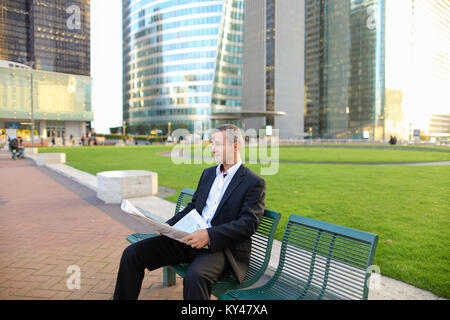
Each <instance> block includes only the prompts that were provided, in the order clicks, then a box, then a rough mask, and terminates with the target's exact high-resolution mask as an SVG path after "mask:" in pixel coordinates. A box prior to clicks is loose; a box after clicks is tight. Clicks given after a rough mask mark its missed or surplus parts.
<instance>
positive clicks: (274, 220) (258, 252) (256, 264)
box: [244, 209, 281, 282]
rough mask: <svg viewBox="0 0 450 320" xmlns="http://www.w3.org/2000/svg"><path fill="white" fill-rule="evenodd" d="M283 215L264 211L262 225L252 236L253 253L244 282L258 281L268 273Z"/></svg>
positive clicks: (267, 210)
mask: <svg viewBox="0 0 450 320" xmlns="http://www.w3.org/2000/svg"><path fill="white" fill-rule="evenodd" d="M280 218H281V214H280V213H279V212H275V211H272V210H269V209H265V210H264V215H263V217H262V219H261V223H260V224H259V226H258V229H257V230H256V233H255V234H254V235H253V236H252V253H251V255H250V264H249V267H248V271H247V274H246V276H245V278H244V282H245V281H246V280H247V279H252V280H253V279H258V278H259V277H260V276H262V274H263V273H264V272H265V271H266V268H267V265H268V264H269V262H270V255H271V253H272V244H273V239H274V238H275V231H276V230H277V226H278V223H279V222H280Z"/></svg>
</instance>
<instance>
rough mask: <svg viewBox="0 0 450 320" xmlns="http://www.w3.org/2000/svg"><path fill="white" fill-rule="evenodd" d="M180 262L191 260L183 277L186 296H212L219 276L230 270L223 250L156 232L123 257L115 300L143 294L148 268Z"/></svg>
mask: <svg viewBox="0 0 450 320" xmlns="http://www.w3.org/2000/svg"><path fill="white" fill-rule="evenodd" d="M178 263H191V265H190V267H189V269H188V271H187V273H186V275H185V277H184V280H183V298H184V299H186V300H208V299H210V296H211V290H212V286H213V284H214V283H216V282H217V279H219V277H220V276H221V275H222V274H224V273H225V272H226V271H227V270H229V265H228V264H227V261H226V258H225V254H224V253H223V251H219V252H215V253H210V252H209V250H207V249H193V248H191V247H190V246H188V245H185V244H184V243H181V242H179V241H176V240H173V239H170V238H168V237H165V236H156V237H153V238H148V239H144V240H141V241H139V242H136V243H134V244H132V245H130V246H128V247H127V248H126V249H125V250H124V251H123V254H122V258H121V260H120V266H119V273H118V275H117V282H116V288H115V291H114V296H113V298H114V300H119V299H130V300H131V299H133V300H136V299H137V298H138V297H139V292H140V291H141V285H142V280H143V279H144V274H145V269H148V270H150V271H152V270H155V269H158V268H161V267H164V266H168V265H173V264H178Z"/></svg>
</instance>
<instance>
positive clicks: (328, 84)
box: [305, 0, 450, 140]
mask: <svg viewBox="0 0 450 320" xmlns="http://www.w3.org/2000/svg"><path fill="white" fill-rule="evenodd" d="M449 13H450V3H449V1H448V0H404V1H387V0H361V1H353V0H342V1H331V0H322V1H316V0H307V1H306V42H305V45H306V48H305V49H306V66H305V67H306V73H305V84H306V110H305V111H306V112H305V133H306V134H308V135H309V136H311V137H312V138H331V139H368V140H388V139H389V137H390V136H391V135H394V136H397V137H398V138H399V139H410V138H411V137H412V135H413V134H412V133H413V132H417V131H420V132H422V133H421V135H423V136H429V135H430V133H431V132H435V131H431V130H430V121H431V119H432V118H433V116H436V115H439V116H442V115H445V114H449V112H450V111H449V109H448V96H447V97H446V95H447V93H446V92H447V91H448V88H449V86H450V82H449V69H450V63H449V54H448V52H449V43H450V38H449V37H450V29H449V28H450V27H449V24H448V19H449ZM445 88H447V89H445ZM446 104H447V105H446ZM434 118H436V117H434ZM444 131H445V130H444ZM433 135H435V133H433ZM444 135H445V133H442V136H444Z"/></svg>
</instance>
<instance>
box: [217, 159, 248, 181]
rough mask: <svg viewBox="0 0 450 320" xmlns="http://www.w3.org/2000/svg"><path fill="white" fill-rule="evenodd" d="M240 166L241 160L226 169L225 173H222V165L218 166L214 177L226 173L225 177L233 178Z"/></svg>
mask: <svg viewBox="0 0 450 320" xmlns="http://www.w3.org/2000/svg"><path fill="white" fill-rule="evenodd" d="M241 164H242V160H239V161H238V162H236V163H235V164H234V165H233V166H232V167H231V168H230V169H228V170H227V171H225V172H222V164H219V165H218V166H217V168H216V176H218V175H219V174H223V173H227V177H230V178H232V177H233V176H234V174H235V173H236V171H238V169H239V167H240V166H241Z"/></svg>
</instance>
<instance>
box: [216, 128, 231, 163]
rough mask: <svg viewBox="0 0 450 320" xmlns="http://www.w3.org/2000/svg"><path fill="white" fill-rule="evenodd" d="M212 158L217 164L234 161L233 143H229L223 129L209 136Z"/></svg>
mask: <svg viewBox="0 0 450 320" xmlns="http://www.w3.org/2000/svg"><path fill="white" fill-rule="evenodd" d="M211 142H212V149H211V152H212V153H213V154H214V160H215V161H216V162H217V163H218V164H233V163H234V152H235V151H234V149H235V148H234V143H231V142H229V141H228V140H227V138H226V132H225V131H217V132H215V133H214V134H213V135H212V137H211Z"/></svg>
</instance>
